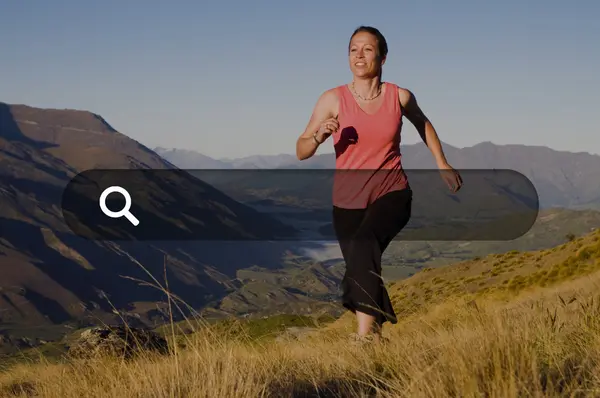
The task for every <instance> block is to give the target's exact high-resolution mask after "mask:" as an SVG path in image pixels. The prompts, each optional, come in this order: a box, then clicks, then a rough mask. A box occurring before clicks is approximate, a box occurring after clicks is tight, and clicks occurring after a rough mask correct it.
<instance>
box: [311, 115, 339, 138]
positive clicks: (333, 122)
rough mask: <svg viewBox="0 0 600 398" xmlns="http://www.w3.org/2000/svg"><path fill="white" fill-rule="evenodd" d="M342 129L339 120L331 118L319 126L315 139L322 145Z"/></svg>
mask: <svg viewBox="0 0 600 398" xmlns="http://www.w3.org/2000/svg"><path fill="white" fill-rule="evenodd" d="M339 128H340V123H339V122H338V120H337V118H335V117H331V118H329V119H326V120H324V121H323V122H322V123H321V125H320V126H319V130H318V131H317V133H316V134H315V138H316V139H317V141H319V143H320V144H322V143H323V142H324V141H325V140H326V139H327V138H329V136H330V135H331V134H333V133H335V132H336V131H337V130H338V129H339Z"/></svg>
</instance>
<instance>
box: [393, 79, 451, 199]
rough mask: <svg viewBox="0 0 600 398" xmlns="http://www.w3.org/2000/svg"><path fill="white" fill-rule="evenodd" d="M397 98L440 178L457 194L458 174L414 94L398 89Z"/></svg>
mask: <svg viewBox="0 0 600 398" xmlns="http://www.w3.org/2000/svg"><path fill="white" fill-rule="evenodd" d="M398 98H399V101H400V105H401V106H402V109H403V112H404V115H405V116H406V118H407V119H408V120H409V121H410V122H411V123H412V124H413V126H415V128H416V129H417V132H418V133H419V135H420V136H421V139H422V140H423V142H424V143H425V145H427V147H428V148H429V150H430V151H431V154H432V155H433V157H434V159H435V163H436V165H437V167H438V169H440V170H441V171H442V178H443V179H444V181H445V182H446V184H447V185H448V188H450V189H451V190H452V191H453V192H457V191H458V190H459V189H460V188H461V186H462V178H461V177H460V174H459V173H458V172H457V171H456V170H454V168H453V167H452V166H450V164H449V163H448V160H447V159H446V155H445V154H444V150H443V149H442V143H441V142H440V138H439V137H438V135H437V132H436V131H435V128H434V127H433V124H431V122H430V121H429V119H428V118H427V116H425V113H424V112H423V111H422V110H421V107H419V104H418V103H417V99H416V98H415V96H414V94H413V93H411V92H410V91H409V90H407V89H404V88H399V89H398Z"/></svg>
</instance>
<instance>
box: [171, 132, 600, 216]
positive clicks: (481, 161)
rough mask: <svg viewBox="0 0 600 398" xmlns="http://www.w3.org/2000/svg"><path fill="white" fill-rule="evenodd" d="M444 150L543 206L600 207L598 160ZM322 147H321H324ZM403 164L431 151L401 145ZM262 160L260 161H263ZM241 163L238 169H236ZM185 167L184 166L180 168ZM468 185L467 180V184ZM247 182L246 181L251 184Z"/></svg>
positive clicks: (282, 161) (533, 152) (480, 148)
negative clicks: (507, 178)
mask: <svg viewBox="0 0 600 398" xmlns="http://www.w3.org/2000/svg"><path fill="white" fill-rule="evenodd" d="M443 147H444V152H445V153H446V156H447V158H448V160H449V162H450V163H451V164H452V166H453V167H455V168H456V169H459V170H460V169H485V170H489V169H510V170H515V171H517V172H519V173H521V174H523V175H524V176H526V177H527V178H528V179H529V180H531V182H532V183H533V184H534V186H535V189H536V190H537V192H538V194H539V197H540V206H541V207H568V208H596V209H598V208H600V179H599V178H598V177H596V173H597V170H600V156H598V155H592V154H589V153H584V152H578V153H575V152H568V151H558V150H554V149H551V148H547V147H544V146H527V145H497V144H494V143H492V142H482V143H479V144H477V145H474V146H472V147H466V148H457V147H454V146H452V145H449V144H447V143H444V144H443ZM324 149H325V148H324ZM163 156H164V157H165V159H167V160H168V161H169V162H171V163H173V164H175V165H178V166H179V165H182V164H184V163H182V159H181V158H180V157H179V156H177V155H176V154H175V153H174V152H168V153H165V152H163ZM402 156H403V164H404V167H405V168H406V169H407V170H412V169H434V168H435V163H434V161H433V157H432V156H431V153H430V151H429V149H428V148H427V147H426V146H425V145H424V144H423V143H418V144H413V145H403V146H402ZM204 158H205V156H204V155H201V154H198V153H197V155H195V159H197V161H196V160H193V159H194V156H192V155H191V154H190V153H188V154H187V160H186V163H185V164H186V165H190V166H192V167H189V168H194V169H203V168H207V169H208V168H210V167H207V166H206V165H207V164H208V163H205V162H204V161H203V160H202V159H204ZM252 159H253V161H252V164H253V165H255V166H259V165H265V166H264V168H274V169H275V168H288V169H290V168H299V169H305V168H311V169H314V168H326V169H333V168H334V167H335V155H334V154H333V153H321V154H317V155H315V156H313V157H312V158H310V159H307V160H304V161H299V160H297V159H296V157H295V156H293V155H279V156H277V157H276V159H277V162H272V161H271V159H272V157H269V156H264V157H260V156H253V157H252ZM261 159H262V160H261ZM223 162H224V163H225V167H224V168H227V169H232V168H245V167H243V165H244V163H243V161H242V159H234V160H223ZM240 165H242V167H240ZM181 167H183V166H181ZM467 182H468V181H467ZM249 183H250V182H247V184H249Z"/></svg>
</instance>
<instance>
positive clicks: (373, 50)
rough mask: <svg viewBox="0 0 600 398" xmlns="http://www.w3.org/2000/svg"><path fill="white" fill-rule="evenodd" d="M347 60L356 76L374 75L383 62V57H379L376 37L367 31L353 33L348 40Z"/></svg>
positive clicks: (377, 73)
mask: <svg viewBox="0 0 600 398" xmlns="http://www.w3.org/2000/svg"><path fill="white" fill-rule="evenodd" d="M348 61H349V63H350V70H351V71H352V73H353V74H354V76H356V77H375V76H377V75H379V70H380V69H381V66H382V65H383V64H384V63H385V59H382V60H380V59H379V55H378V49H377V38H376V37H375V36H374V35H372V34H370V33H368V32H359V33H357V34H356V35H354V37H353V38H352V40H351V41H350V47H349V51H348Z"/></svg>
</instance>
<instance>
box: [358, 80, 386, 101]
mask: <svg viewBox="0 0 600 398" xmlns="http://www.w3.org/2000/svg"><path fill="white" fill-rule="evenodd" d="M381 86H382V83H379V87H378V90H377V94H375V95H374V96H372V97H371V98H363V97H362V96H361V95H360V94H359V93H357V92H356V90H355V89H354V81H353V82H352V92H353V93H354V95H356V96H357V97H358V98H360V99H361V100H363V101H373V100H374V99H375V98H377V97H379V95H380V94H381Z"/></svg>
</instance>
